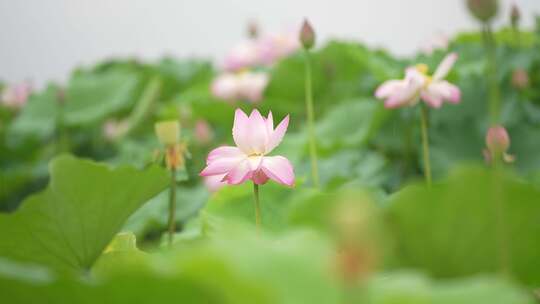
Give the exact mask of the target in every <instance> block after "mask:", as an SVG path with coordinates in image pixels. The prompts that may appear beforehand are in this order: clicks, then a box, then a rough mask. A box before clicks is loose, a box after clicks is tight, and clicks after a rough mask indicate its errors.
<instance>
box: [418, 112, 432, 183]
mask: <svg viewBox="0 0 540 304" xmlns="http://www.w3.org/2000/svg"><path fill="white" fill-rule="evenodd" d="M421 108H422V110H421V111H422V114H421V116H420V117H421V118H420V122H421V126H422V148H423V155H424V176H425V177H426V183H427V184H428V186H431V163H430V160H429V138H428V115H429V113H428V108H427V107H426V106H425V105H424V104H422V107H421Z"/></svg>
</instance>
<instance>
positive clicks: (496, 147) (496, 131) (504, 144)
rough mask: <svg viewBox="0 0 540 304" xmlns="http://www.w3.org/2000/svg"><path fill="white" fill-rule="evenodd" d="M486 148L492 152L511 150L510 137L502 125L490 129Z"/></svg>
mask: <svg viewBox="0 0 540 304" xmlns="http://www.w3.org/2000/svg"><path fill="white" fill-rule="evenodd" d="M486 146H487V148H488V149H489V150H490V151H492V152H493V151H498V152H506V151H507V150H508V148H510V137H509V136H508V132H506V129H505V128H504V127H503V126H501V125H495V126H492V127H491V128H489V130H488V131H487V134H486Z"/></svg>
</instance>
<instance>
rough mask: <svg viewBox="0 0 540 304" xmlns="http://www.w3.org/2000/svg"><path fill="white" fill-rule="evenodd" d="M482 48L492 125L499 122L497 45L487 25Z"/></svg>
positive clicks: (484, 29) (484, 30)
mask: <svg viewBox="0 0 540 304" xmlns="http://www.w3.org/2000/svg"><path fill="white" fill-rule="evenodd" d="M483 32H484V35H483V39H484V47H485V49H486V53H487V60H488V64H487V71H486V72H487V74H488V75H487V79H488V81H489V84H488V86H489V116H490V121H491V123H492V124H496V123H498V122H499V117H500V107H501V105H500V99H501V98H500V92H499V87H498V84H497V58H496V55H497V54H496V51H497V45H496V42H495V37H494V36H493V32H492V30H491V26H490V25H489V24H485V25H484V28H483Z"/></svg>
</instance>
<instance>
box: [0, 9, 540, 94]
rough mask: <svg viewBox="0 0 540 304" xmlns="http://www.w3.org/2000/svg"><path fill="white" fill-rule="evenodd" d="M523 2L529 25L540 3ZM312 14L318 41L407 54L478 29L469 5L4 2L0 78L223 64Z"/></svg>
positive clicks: (503, 18) (63, 76) (37, 79)
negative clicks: (176, 59) (79, 69)
mask: <svg viewBox="0 0 540 304" xmlns="http://www.w3.org/2000/svg"><path fill="white" fill-rule="evenodd" d="M512 2H516V3H517V4H518V5H519V6H520V7H521V8H522V10H523V15H524V17H523V19H524V21H523V23H524V25H525V26H531V25H532V24H533V15H534V14H540V0H515V1H512V0H505V1H501V4H502V5H501V6H502V12H501V14H500V16H499V19H500V20H499V24H500V23H501V22H502V21H504V22H507V20H508V16H507V15H508V9H509V6H510V4H511V3H512ZM304 17H308V18H309V19H310V20H311V21H312V23H313V25H314V27H315V29H316V31H317V34H318V36H319V37H320V38H321V40H326V39H328V38H329V37H337V38H340V37H341V38H352V39H358V40H361V41H364V42H367V43H368V44H370V45H373V46H384V47H387V48H389V49H390V50H391V51H392V52H394V53H395V54H400V55H407V54H410V53H412V52H414V51H415V50H417V49H418V47H419V45H421V44H422V43H424V42H425V41H426V40H428V39H429V38H430V37H432V36H433V35H434V34H436V33H445V34H448V35H452V34H453V33H455V32H456V31H459V30H464V29H473V28H474V27H475V25H476V24H475V22H474V20H472V19H471V17H470V16H469V15H468V13H467V11H466V10H465V4H464V0H407V1H404V0H376V1H373V0H370V1H368V0H354V1H351V0H332V1H315V0H271V1H268V0H267V1H260V0H196V1H183V0H170V1H167V0H154V1H150V0H146V1H143V0H92V1H89V0H0V79H2V80H5V81H21V80H24V79H30V80H32V81H33V82H34V83H35V84H37V85H42V84H43V83H44V82H46V81H49V80H55V81H64V80H65V79H66V77H67V76H68V74H69V72H70V71H71V70H72V69H73V68H74V67H75V66H77V65H80V64H92V63H94V62H96V61H98V60H101V59H104V58H109V57H113V56H132V55H134V56H137V57H141V58H147V59H153V58H158V57H160V56H163V55H166V54H169V55H174V56H197V57H208V58H213V59H216V58H220V57H221V56H223V54H224V53H225V52H226V51H227V50H228V49H229V48H230V47H231V46H232V45H234V44H235V43H236V42H238V41H239V40H240V39H243V37H244V33H245V25H246V22H247V21H248V20H250V19H255V20H258V22H259V23H260V25H261V27H262V28H263V29H264V30H265V31H267V32H272V31H280V30H286V29H291V28H295V27H297V26H298V25H299V24H300V22H301V20H302V19H303V18H304Z"/></svg>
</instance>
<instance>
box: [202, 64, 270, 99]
mask: <svg viewBox="0 0 540 304" xmlns="http://www.w3.org/2000/svg"><path fill="white" fill-rule="evenodd" d="M267 84H268V75H267V74H266V73H262V72H256V73H254V72H247V71H245V72H240V73H225V74H221V75H220V76H218V77H217V78H216V79H214V81H213V82H212V87H211V90H212V94H213V95H214V96H215V97H217V98H221V99H224V100H228V101H234V100H246V101H250V102H258V101H260V100H261V99H262V95H263V92H264V89H266V85H267Z"/></svg>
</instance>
